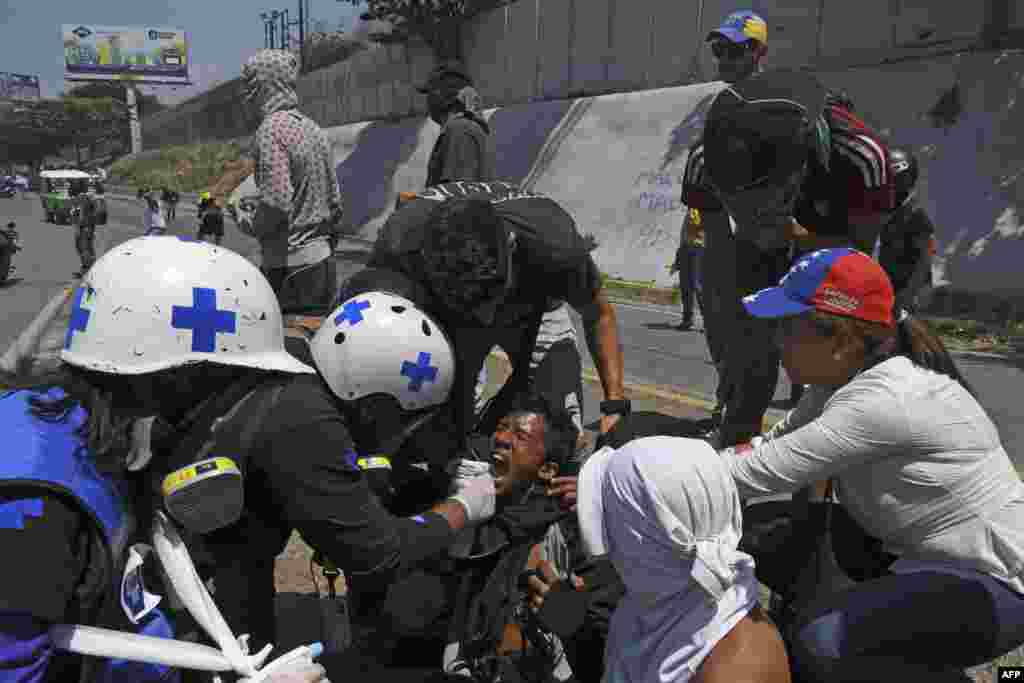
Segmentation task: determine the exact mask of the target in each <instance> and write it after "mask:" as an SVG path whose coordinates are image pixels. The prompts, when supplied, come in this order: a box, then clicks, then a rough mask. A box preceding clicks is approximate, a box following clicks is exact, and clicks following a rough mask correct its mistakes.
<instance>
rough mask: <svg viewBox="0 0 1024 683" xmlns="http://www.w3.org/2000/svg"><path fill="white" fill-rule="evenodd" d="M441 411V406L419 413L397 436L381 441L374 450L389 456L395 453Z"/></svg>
mask: <svg viewBox="0 0 1024 683" xmlns="http://www.w3.org/2000/svg"><path fill="white" fill-rule="evenodd" d="M440 410H441V407H440V406H435V407H434V408H430V409H428V410H424V411H421V412H419V413H417V414H416V416H415V417H413V418H412V419H411V420H409V422H408V423H406V424H405V425H404V426H403V427H402V428H401V429H400V430H399V431H398V433H397V434H394V435H393V436H391V437H390V438H388V439H385V440H383V441H381V442H380V443H379V444H377V447H376V448H375V449H374V450H375V452H377V453H388V454H393V453H395V452H396V451H398V449H399V448H400V447H401V446H402V444H403V443H405V441H406V439H408V438H409V437H410V436H412V435H413V434H414V433H416V432H417V431H418V430H419V428H420V427H422V426H423V425H425V424H426V423H427V422H429V421H430V420H431V419H433V417H434V416H435V415H437V413H438V411H440Z"/></svg>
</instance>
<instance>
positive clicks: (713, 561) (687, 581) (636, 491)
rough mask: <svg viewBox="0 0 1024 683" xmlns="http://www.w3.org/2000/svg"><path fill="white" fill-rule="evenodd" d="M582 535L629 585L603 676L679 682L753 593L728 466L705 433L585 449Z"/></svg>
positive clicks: (725, 630) (754, 598)
mask: <svg viewBox="0 0 1024 683" xmlns="http://www.w3.org/2000/svg"><path fill="white" fill-rule="evenodd" d="M578 498H579V503H578V508H577V513H578V516H579V521H580V527H581V532H582V536H583V542H584V545H585V547H586V548H587V550H588V552H589V553H590V554H591V555H595V556H597V555H607V556H608V557H609V559H610V560H611V562H612V564H613V565H614V566H615V568H616V570H617V571H618V573H619V575H620V577H621V578H622V581H623V583H624V584H625V586H626V596H625V598H624V599H623V601H622V603H621V604H620V605H619V607H618V609H617V610H616V611H615V613H614V614H613V616H612V624H611V630H610V633H609V639H608V648H607V652H606V659H607V664H608V666H607V667H606V668H607V671H608V677H607V680H609V681H616V682H617V681H641V680H643V681H648V680H651V681H664V682H668V681H672V682H677V681H685V680H688V679H689V678H690V677H691V676H692V674H693V672H695V671H696V670H697V667H699V665H700V663H701V662H702V661H703V659H704V658H705V657H706V656H707V654H708V653H710V651H711V648H712V647H714V644H715V643H717V642H718V640H720V639H721V638H722V637H724V636H725V634H727V633H728V632H729V630H730V629H731V628H732V627H733V626H734V625H735V624H736V623H738V622H739V620H740V619H742V618H743V617H744V616H745V615H746V614H747V613H748V612H749V611H750V609H751V608H753V606H754V604H755V603H756V601H757V595H758V588H757V580H756V578H755V577H754V561H753V559H752V558H751V557H750V556H749V555H747V554H746V553H743V552H741V551H740V550H738V549H737V546H738V544H739V541H740V537H741V535H742V533H743V513H742V507H741V504H740V498H739V493H738V492H737V489H736V485H735V483H734V482H733V479H732V475H731V473H730V472H729V468H728V466H727V465H726V463H725V462H724V461H723V460H722V458H721V457H720V456H719V455H718V454H717V453H716V452H715V450H714V449H713V448H712V447H711V446H710V445H709V444H708V443H707V442H705V441H702V440H697V439H683V438H676V437H665V436H654V437H647V438H641V439H637V440H635V441H631V442H629V443H628V444H626V445H625V446H623V447H622V448H620V449H618V450H613V449H611V448H605V449H602V450H600V451H598V452H596V453H595V454H594V455H592V456H591V457H590V459H589V460H588V461H587V463H586V465H584V467H583V470H582V471H581V472H580V477H579V491H578Z"/></svg>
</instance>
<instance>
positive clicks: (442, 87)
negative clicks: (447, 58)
mask: <svg viewBox="0 0 1024 683" xmlns="http://www.w3.org/2000/svg"><path fill="white" fill-rule="evenodd" d="M417 90H419V92H421V93H423V94H424V95H426V96H427V111H428V113H429V115H430V118H431V119H432V120H433V121H434V123H436V124H437V125H439V126H441V135H440V136H439V137H438V138H437V142H436V143H435V144H434V149H433V150H432V151H431V153H430V160H429V161H428V163H427V187H432V186H434V185H440V184H441V183H451V182H455V181H457V180H477V181H488V180H494V179H495V172H494V154H495V152H494V141H493V139H492V137H491V129H490V126H488V125H487V122H486V121H484V119H483V116H482V114H481V113H480V105H481V102H480V94H479V93H478V92H477V90H476V88H474V87H473V81H472V79H470V77H469V76H468V75H467V74H466V72H465V70H463V69H462V68H461V67H459V66H458V65H455V64H442V65H441V66H439V67H438V68H437V69H435V70H434V72H433V73H432V74H431V75H430V78H429V79H428V80H427V82H426V83H424V84H423V85H421V86H420V87H419V88H417Z"/></svg>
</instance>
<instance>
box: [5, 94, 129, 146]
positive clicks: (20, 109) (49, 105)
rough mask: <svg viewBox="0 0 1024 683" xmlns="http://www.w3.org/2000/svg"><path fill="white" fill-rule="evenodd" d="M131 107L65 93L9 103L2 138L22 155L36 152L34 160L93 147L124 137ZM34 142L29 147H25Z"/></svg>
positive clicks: (109, 98) (108, 98) (105, 99)
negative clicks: (50, 97) (54, 96)
mask: <svg viewBox="0 0 1024 683" xmlns="http://www.w3.org/2000/svg"><path fill="white" fill-rule="evenodd" d="M127 125H128V108H127V106H126V105H125V104H124V102H122V101H118V100H116V99H114V98H113V97H106V96H104V97H79V96H77V91H76V94H68V93H65V94H63V95H61V97H59V98H57V99H41V100H34V101H26V102H18V103H10V104H6V103H5V106H4V107H2V108H0V136H2V137H3V138H5V139H6V140H7V141H8V144H9V145H11V146H12V149H16V150H17V154H18V155H19V156H27V155H29V154H30V150H31V149H35V158H34V159H29V158H25V159H23V160H24V161H35V160H38V159H42V158H43V157H45V156H48V155H51V154H54V153H56V152H57V150H59V149H62V148H64V147H68V146H73V147H75V148H76V150H77V149H80V148H81V147H82V146H86V147H89V146H94V145H96V144H101V143H104V142H109V141H111V140H118V139H121V138H123V136H124V135H125V132H126V130H127ZM25 140H31V141H32V143H31V145H30V146H26V145H24V144H22V142H23V141H25Z"/></svg>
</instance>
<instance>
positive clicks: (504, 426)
mask: <svg viewBox="0 0 1024 683" xmlns="http://www.w3.org/2000/svg"><path fill="white" fill-rule="evenodd" d="M546 429H547V427H546V425H545V421H544V417H543V416H541V415H537V414H536V413H513V414H511V415H508V416H506V417H504V418H502V419H501V421H500V422H498V427H497V429H496V430H495V432H494V446H493V452H492V454H491V457H492V460H493V463H494V488H495V491H496V493H497V495H498V496H499V497H501V496H507V495H509V494H513V493H516V492H519V491H523V490H525V489H526V488H527V487H529V486H530V485H531V484H533V483H535V482H537V481H538V480H539V475H540V470H541V467H543V465H544V462H545V460H546V458H547V453H546V449H545V447H544V436H545V432H546Z"/></svg>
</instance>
